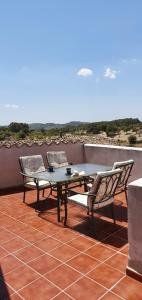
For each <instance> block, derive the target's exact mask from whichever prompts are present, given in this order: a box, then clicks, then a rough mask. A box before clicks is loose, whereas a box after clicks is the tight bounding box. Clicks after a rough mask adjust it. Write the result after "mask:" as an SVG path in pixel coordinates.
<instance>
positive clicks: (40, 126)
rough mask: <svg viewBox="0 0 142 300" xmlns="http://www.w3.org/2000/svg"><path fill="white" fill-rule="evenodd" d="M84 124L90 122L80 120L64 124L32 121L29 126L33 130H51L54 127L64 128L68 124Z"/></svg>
mask: <svg viewBox="0 0 142 300" xmlns="http://www.w3.org/2000/svg"><path fill="white" fill-rule="evenodd" d="M84 124H89V122H80V121H72V122H69V123H64V124H58V123H57V124H56V123H46V124H44V123H31V124H29V128H30V129H33V130H39V129H45V130H50V129H54V128H64V127H67V126H79V125H84Z"/></svg>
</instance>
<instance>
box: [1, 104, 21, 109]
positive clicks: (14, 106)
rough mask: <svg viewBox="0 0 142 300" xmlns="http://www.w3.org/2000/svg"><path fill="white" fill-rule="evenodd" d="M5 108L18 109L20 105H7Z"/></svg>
mask: <svg viewBox="0 0 142 300" xmlns="http://www.w3.org/2000/svg"><path fill="white" fill-rule="evenodd" d="M4 107H5V108H10V109H18V108H19V105H17V104H5V105H4Z"/></svg>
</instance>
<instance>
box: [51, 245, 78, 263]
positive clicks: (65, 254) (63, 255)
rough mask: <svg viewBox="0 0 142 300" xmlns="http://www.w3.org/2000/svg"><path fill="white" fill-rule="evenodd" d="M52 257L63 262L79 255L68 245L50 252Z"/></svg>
mask: <svg viewBox="0 0 142 300" xmlns="http://www.w3.org/2000/svg"><path fill="white" fill-rule="evenodd" d="M50 253H51V254H52V255H53V256H54V257H56V258H58V259H59V260H61V261H62V262H65V261H67V260H69V259H70V258H72V257H73V256H75V255H77V254H79V251H78V250H77V249H74V248H72V247H70V246H68V245H62V246H60V247H58V248H57V249H55V250H53V251H51V252H50Z"/></svg>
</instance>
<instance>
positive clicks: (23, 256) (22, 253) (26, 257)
mask: <svg viewBox="0 0 142 300" xmlns="http://www.w3.org/2000/svg"><path fill="white" fill-rule="evenodd" d="M43 253H44V252H43V251H42V250H40V249H38V248H36V247H35V246H33V245H32V246H28V247H26V248H24V249H21V250H19V251H17V252H16V253H14V255H15V256H16V257H17V258H19V259H20V260H22V261H23V262H24V263H28V262H29V261H31V260H33V259H35V258H37V257H39V256H41V255H43Z"/></svg>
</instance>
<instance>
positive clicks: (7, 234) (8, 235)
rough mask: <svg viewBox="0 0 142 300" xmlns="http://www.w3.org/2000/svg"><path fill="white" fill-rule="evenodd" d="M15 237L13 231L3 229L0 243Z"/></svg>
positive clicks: (0, 234) (0, 233) (0, 232)
mask: <svg viewBox="0 0 142 300" xmlns="http://www.w3.org/2000/svg"><path fill="white" fill-rule="evenodd" d="M13 238H15V235H14V234H13V233H12V232H9V231H7V230H5V229H2V230H1V231H0V245H2V244H3V243H5V242H8V241H10V240H12V239H13Z"/></svg>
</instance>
